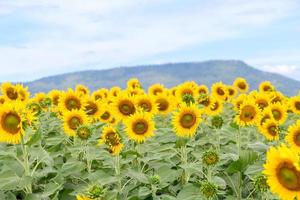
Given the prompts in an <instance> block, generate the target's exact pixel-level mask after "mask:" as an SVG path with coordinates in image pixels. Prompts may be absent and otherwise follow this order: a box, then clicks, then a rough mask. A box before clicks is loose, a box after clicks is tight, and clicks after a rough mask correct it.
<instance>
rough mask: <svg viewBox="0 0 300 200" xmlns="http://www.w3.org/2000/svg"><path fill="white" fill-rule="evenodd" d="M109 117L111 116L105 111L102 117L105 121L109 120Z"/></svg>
mask: <svg viewBox="0 0 300 200" xmlns="http://www.w3.org/2000/svg"><path fill="white" fill-rule="evenodd" d="M109 117H110V114H109V112H107V111H105V113H103V115H101V118H102V119H104V120H107V119H109Z"/></svg>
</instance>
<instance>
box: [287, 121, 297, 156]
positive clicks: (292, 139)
mask: <svg viewBox="0 0 300 200" xmlns="http://www.w3.org/2000/svg"><path fill="white" fill-rule="evenodd" d="M285 140H286V141H287V143H288V144H289V146H290V147H291V149H292V150H294V151H295V152H298V153H300V120H298V121H297V122H296V123H295V124H293V125H291V126H289V128H288V133H287V135H286V137H285Z"/></svg>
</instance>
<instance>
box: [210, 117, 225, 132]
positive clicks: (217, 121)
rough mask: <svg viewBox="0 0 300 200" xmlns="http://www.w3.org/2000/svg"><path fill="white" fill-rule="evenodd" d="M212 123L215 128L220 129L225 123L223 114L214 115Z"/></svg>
mask: <svg viewBox="0 0 300 200" xmlns="http://www.w3.org/2000/svg"><path fill="white" fill-rule="evenodd" d="M211 125H212V126H213V127H214V128H218V129H220V128H221V127H222V125H223V118H222V117H221V116H214V117H213V118H212V119H211Z"/></svg>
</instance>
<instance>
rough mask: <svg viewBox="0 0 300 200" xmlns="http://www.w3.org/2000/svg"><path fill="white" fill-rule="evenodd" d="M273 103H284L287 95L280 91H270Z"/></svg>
mask: <svg viewBox="0 0 300 200" xmlns="http://www.w3.org/2000/svg"><path fill="white" fill-rule="evenodd" d="M269 96H270V99H271V103H284V101H285V99H286V97H285V96H284V95H283V94H282V93H281V92H278V91H274V92H270V93H269Z"/></svg>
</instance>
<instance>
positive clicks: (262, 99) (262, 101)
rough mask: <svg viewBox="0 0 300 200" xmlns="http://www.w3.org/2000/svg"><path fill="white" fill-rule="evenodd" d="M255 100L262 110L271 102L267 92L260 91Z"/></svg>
mask: <svg viewBox="0 0 300 200" xmlns="http://www.w3.org/2000/svg"><path fill="white" fill-rule="evenodd" d="M254 101H255V103H256V104H257V105H258V107H259V108H260V109H262V110H263V109H264V108H266V107H268V106H269V104H270V98H269V96H268V95H267V94H266V93H258V94H257V95H255V97H254Z"/></svg>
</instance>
